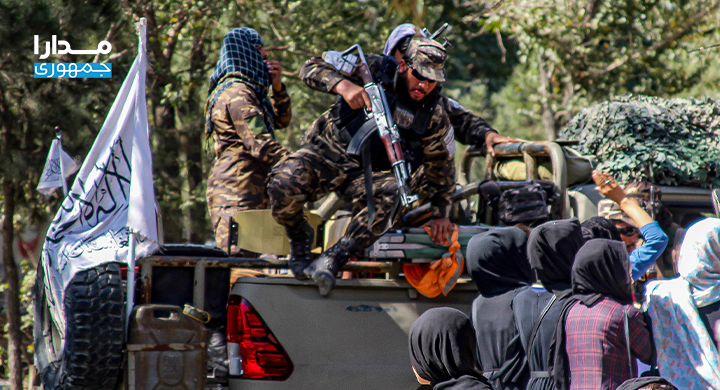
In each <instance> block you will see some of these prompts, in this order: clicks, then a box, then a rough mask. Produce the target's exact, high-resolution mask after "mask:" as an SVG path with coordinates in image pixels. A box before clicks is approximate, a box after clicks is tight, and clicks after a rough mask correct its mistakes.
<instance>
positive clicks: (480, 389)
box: [408, 307, 492, 390]
mask: <svg viewBox="0 0 720 390" xmlns="http://www.w3.org/2000/svg"><path fill="white" fill-rule="evenodd" d="M408 338H409V345H410V362H411V363H412V367H413V368H415V371H417V373H418V375H419V376H420V377H421V378H423V379H426V380H428V381H430V382H431V383H432V386H433V389H434V390H485V389H492V388H491V387H490V384H489V383H488V381H487V379H485V377H483V376H482V374H481V370H482V369H481V368H480V367H478V363H477V362H478V359H477V342H476V339H475V330H474V329H473V327H472V322H470V318H468V316H466V315H465V314H464V313H463V312H461V311H460V310H457V309H453V308H450V307H437V308H432V309H429V310H427V311H426V312H425V313H423V314H422V315H421V316H420V317H419V318H418V319H417V320H415V322H414V323H413V324H412V326H411V327H410V333H409V335H408Z"/></svg>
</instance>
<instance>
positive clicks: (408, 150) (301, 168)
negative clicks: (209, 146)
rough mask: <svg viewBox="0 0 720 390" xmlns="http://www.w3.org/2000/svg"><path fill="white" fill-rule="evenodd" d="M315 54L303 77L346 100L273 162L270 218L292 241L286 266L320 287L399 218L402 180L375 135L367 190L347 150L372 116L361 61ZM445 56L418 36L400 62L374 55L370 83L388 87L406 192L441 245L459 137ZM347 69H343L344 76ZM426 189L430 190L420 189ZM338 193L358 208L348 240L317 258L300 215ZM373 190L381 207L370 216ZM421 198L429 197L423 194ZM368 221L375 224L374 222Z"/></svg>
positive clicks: (326, 287)
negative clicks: (446, 102) (447, 103)
mask: <svg viewBox="0 0 720 390" xmlns="http://www.w3.org/2000/svg"><path fill="white" fill-rule="evenodd" d="M324 56H325V58H324V59H323V58H320V57H316V58H312V59H310V60H309V61H308V62H306V63H305V65H304V66H303V69H302V70H301V72H300V75H301V77H302V79H303V81H304V82H305V84H307V85H308V86H309V87H311V88H313V89H316V90H319V91H322V92H330V93H336V94H339V95H340V96H341V98H340V97H339V98H338V100H337V101H336V102H335V104H333V106H332V107H331V108H330V110H328V111H327V112H325V113H324V114H323V115H322V116H321V117H320V118H318V120H316V121H315V123H313V125H312V127H311V128H310V130H309V131H308V132H307V133H306V134H305V136H304V138H303V144H302V146H301V147H300V149H299V150H298V151H297V152H295V153H293V154H292V155H290V156H289V157H288V158H287V159H286V160H284V161H283V162H282V163H280V164H278V165H276V166H275V168H273V171H272V173H271V176H270V182H269V184H268V194H269V196H270V203H271V208H272V213H273V217H274V218H275V220H276V221H277V222H278V223H279V224H281V225H283V226H285V229H286V232H287V235H288V237H289V238H290V243H291V253H290V267H291V269H292V270H293V273H294V274H295V277H296V278H298V279H306V278H308V277H312V278H313V279H315V281H316V282H317V283H318V287H319V289H320V293H321V294H322V295H326V294H328V293H329V292H330V290H331V289H332V288H333V287H334V285H335V276H336V274H337V272H338V270H339V269H340V267H341V266H342V265H343V264H345V263H346V262H347V260H348V258H349V257H351V256H354V255H359V254H361V253H362V252H363V251H364V250H365V249H366V248H367V247H368V246H369V245H371V244H372V243H373V242H374V241H375V240H376V239H377V238H378V235H379V234H381V233H382V231H383V230H384V229H387V228H388V227H389V226H391V225H392V223H393V222H394V219H395V217H397V216H396V215H394V209H395V207H396V199H397V196H398V186H397V183H396V181H395V178H394V176H393V174H392V173H390V172H388V170H389V169H390V165H389V161H388V157H387V154H386V151H385V148H384V147H383V145H382V143H381V142H380V138H379V137H378V136H377V135H376V134H373V135H372V136H370V139H369V140H368V141H367V142H369V143H370V147H369V148H368V150H369V154H370V155H369V156H368V160H369V161H368V160H365V162H368V163H370V164H371V169H372V172H371V175H372V193H370V194H366V192H367V191H365V188H364V186H363V180H364V179H363V162H364V161H363V159H362V158H360V157H356V156H353V155H350V154H348V153H347V148H348V146H349V144H350V141H351V140H352V138H353V136H354V135H355V134H356V133H358V131H359V129H360V128H361V127H362V126H363V125H364V124H365V123H366V122H367V121H368V119H367V118H368V117H367V116H366V113H365V111H364V110H371V109H372V108H371V104H370V98H369V96H368V94H367V93H366V91H365V90H364V89H363V87H361V86H360V85H361V81H360V78H359V69H358V68H359V67H354V66H352V65H353V64H350V66H349V67H348V64H347V63H346V62H344V60H343V59H342V57H341V56H340V55H339V53H333V52H328V53H325V55H324ZM446 58H447V53H446V51H445V48H444V47H443V45H441V44H439V43H437V42H435V41H433V40H430V39H427V38H416V39H414V40H413V41H412V42H411V43H410V45H409V47H408V50H407V52H406V54H405V56H404V57H403V58H402V59H401V60H400V61H399V63H398V62H396V61H395V60H394V59H393V58H392V57H389V56H378V55H368V57H367V62H368V66H369V71H370V73H371V75H372V78H373V80H374V81H375V82H376V83H378V84H380V85H382V87H383V89H384V91H385V94H386V96H387V100H388V102H389V106H390V111H391V113H392V118H393V121H394V123H395V124H396V125H397V127H398V131H399V133H400V137H401V138H402V143H403V147H402V149H403V150H404V156H405V159H406V160H407V162H408V165H409V168H410V170H411V171H417V170H418V169H419V168H420V167H422V168H423V170H424V171H423V172H424V174H423V175H413V176H412V179H411V180H410V190H411V191H412V192H415V193H423V194H426V197H427V200H429V201H430V203H431V205H432V220H431V221H430V222H429V226H430V227H431V229H432V236H433V239H434V240H435V241H436V242H438V243H441V242H442V241H443V239H444V238H447V237H448V236H449V234H450V232H451V229H452V226H453V225H452V224H451V223H450V220H449V218H448V217H449V213H450V205H451V201H452V194H453V191H454V188H455V165H454V153H455V144H454V142H455V140H454V136H453V131H452V127H451V126H450V121H449V119H448V117H447V114H446V113H445V110H444V109H443V108H442V106H441V105H440V103H439V99H440V89H441V87H440V86H439V82H442V81H444V80H445V70H444V65H445V60H446ZM341 70H342V72H341ZM420 187H424V191H419V189H420ZM331 191H335V192H337V193H338V194H339V195H340V196H342V197H343V198H344V200H345V202H346V203H348V204H352V205H353V207H354V208H355V209H356V210H360V211H359V212H358V213H356V214H355V216H354V217H353V218H352V220H351V221H350V224H349V225H348V228H347V231H346V234H345V236H344V237H343V238H342V239H340V241H339V242H338V243H337V244H335V245H334V246H332V247H330V248H328V249H327V250H325V252H323V253H322V254H321V255H320V257H319V258H318V259H316V260H315V261H314V262H312V264H311V257H310V246H311V245H310V244H311V242H312V229H311V227H310V226H309V224H308V223H307V221H305V220H304V218H303V213H302V208H303V205H304V204H305V202H310V201H315V200H317V199H319V198H320V197H322V196H324V195H325V194H327V193H329V192H331ZM366 195H367V196H372V203H374V205H375V206H376V212H375V213H374V214H375V215H374V218H372V217H373V215H372V214H373V213H372V210H368V207H367V206H368V199H367V198H366ZM420 201H423V199H420ZM369 221H370V222H371V223H370V226H368V225H369V223H368V222H369Z"/></svg>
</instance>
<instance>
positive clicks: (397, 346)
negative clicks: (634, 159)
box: [35, 142, 720, 390]
mask: <svg viewBox="0 0 720 390" xmlns="http://www.w3.org/2000/svg"><path fill="white" fill-rule="evenodd" d="M495 152H496V153H495V154H496V158H516V159H518V158H521V159H522V160H523V161H524V162H525V164H526V167H527V176H526V178H528V179H530V180H536V179H537V176H538V174H537V167H538V165H539V164H538V163H537V161H538V159H540V158H544V159H549V160H550V161H551V162H552V174H553V180H552V182H553V184H554V186H553V188H554V189H555V190H556V191H557V192H558V193H559V194H560V196H559V198H558V199H557V200H556V201H554V202H553V203H552V205H551V206H550V215H551V216H552V218H569V217H571V216H578V217H580V219H581V220H584V219H587V218H589V217H590V216H594V215H597V206H596V205H597V202H598V201H599V200H600V198H601V196H600V195H599V194H598V193H597V192H596V191H595V189H594V187H595V186H594V185H587V184H585V185H578V186H574V187H571V188H568V185H567V168H566V165H565V156H564V154H563V150H562V148H561V147H560V145H558V144H557V143H553V142H535V143H522V144H505V145H498V146H496V148H495ZM478 155H479V154H478V153H477V152H475V151H473V150H470V151H469V152H468V153H466V155H465V158H464V160H463V166H465V167H469V166H471V164H470V160H471V159H472V158H475V157H478ZM486 163H487V166H488V168H487V174H486V178H488V179H494V177H493V171H492V166H493V164H494V159H493V158H492V157H490V156H488V157H487V159H486ZM467 170H469V169H468V168H466V173H467ZM499 184H500V185H501V186H504V188H513V187H516V186H520V185H524V184H527V182H505V183H499ZM481 192H482V186H481V185H480V183H470V184H468V185H466V186H463V187H462V188H459V189H458V191H457V192H456V197H455V198H456V199H455V200H456V205H455V206H454V212H453V215H454V216H455V219H456V221H461V223H462V224H463V225H462V226H461V237H465V239H466V240H467V239H469V237H471V236H472V235H474V234H476V233H478V232H481V231H485V230H487V229H491V228H492V226H491V225H492V223H493V222H494V221H495V220H494V219H493V217H492V210H491V208H488V207H481V205H482V203H483V201H482V193H481ZM662 193H663V198H662V202H663V203H664V204H665V205H666V206H667V207H668V208H669V209H670V211H671V212H673V214H674V218H675V219H676V221H678V222H679V221H681V220H682V219H683V217H684V216H685V215H686V214H689V213H702V214H704V215H712V214H715V215H720V214H718V213H720V211H719V210H718V209H720V205H719V204H718V203H719V202H718V193H717V190H715V191H714V192H712V191H710V190H702V189H693V188H662ZM713 205H715V210H713ZM319 209H320V210H321V211H323V212H321V214H324V215H322V216H321V219H322V220H323V221H327V220H329V217H330V215H332V213H334V212H335V210H336V209H337V207H333V206H332V205H330V206H328V205H323V206H321V207H320V208H319ZM427 218H428V213H427V210H426V209H425V208H423V207H420V208H419V209H417V210H415V211H413V212H411V213H408V214H407V215H406V216H405V217H404V224H405V226H404V227H402V228H400V229H399V230H393V231H391V232H389V233H386V234H385V235H384V236H382V237H381V238H380V240H379V241H378V242H376V243H375V244H374V245H373V246H372V247H371V248H369V249H368V250H367V252H366V258H362V259H358V261H353V262H349V263H348V264H347V265H346V266H345V267H344V268H343V270H346V271H353V272H361V273H363V275H371V276H372V277H366V278H358V279H339V280H338V282H337V286H336V287H335V289H333V291H332V292H331V294H330V295H329V296H327V297H322V296H320V295H319V294H318V292H317V287H316V286H315V285H314V284H313V283H312V282H309V281H297V280H295V279H294V278H292V276H290V275H288V274H287V272H286V271H285V272H284V274H283V271H282V270H283V269H286V267H287V264H286V261H285V260H282V259H281V260H273V259H245V258H231V257H228V256H227V254H226V252H224V251H222V250H220V249H218V248H209V247H201V246H190V245H165V246H164V247H163V249H162V250H161V251H160V252H158V253H156V254H154V255H152V256H149V257H147V258H144V259H140V260H139V261H138V267H137V268H138V272H137V273H136V275H137V282H136V286H137V287H136V294H135V305H147V304H164V305H167V304H170V305H176V306H181V307H182V306H183V305H185V304H190V305H192V306H193V307H195V308H197V309H199V310H202V311H205V312H207V313H209V316H210V318H211V320H210V322H209V323H208V324H207V327H208V329H211V336H210V340H209V344H210V349H212V348H213V346H215V348H216V351H215V352H217V347H218V346H219V347H220V348H221V349H222V354H221V355H222V356H221V358H220V359H219V360H221V362H220V364H217V365H215V369H211V370H208V375H207V377H206V378H205V377H203V378H194V379H193V380H191V381H190V382H188V383H190V384H191V385H192V386H191V385H187V386H186V387H195V388H197V387H198V386H199V387H202V386H203V385H205V386H207V388H223V389H224V388H229V389H242V390H260V389H268V390H271V389H272V390H275V389H293V390H302V389H314V390H317V389H328V390H329V389H340V388H342V389H363V390H364V389H407V390H412V389H417V388H418V387H419V385H418V383H417V381H416V379H415V377H414V375H413V372H412V369H411V367H410V359H409V353H408V348H407V333H408V330H409V328H410V325H411V324H412V323H413V321H414V320H415V319H416V318H418V316H419V315H420V314H422V313H423V312H424V311H425V310H427V309H429V308H431V307H437V306H450V307H455V308H457V309H459V310H461V311H463V312H465V313H466V314H468V315H469V314H470V308H471V304H472V301H473V300H474V299H475V298H476V297H477V295H478V290H477V287H476V286H475V285H474V283H473V282H472V281H471V280H470V279H469V278H468V277H467V276H465V277H463V278H461V279H460V281H459V282H458V283H457V285H456V286H455V288H454V289H453V290H452V291H451V292H450V293H449V294H448V295H447V296H442V295H441V296H438V297H436V298H432V299H431V298H426V297H424V296H423V295H421V294H419V293H418V292H417V290H415V289H414V288H413V287H412V286H411V285H410V284H409V283H408V282H407V281H406V280H405V279H404V275H403V273H402V264H403V263H413V262H427V261H432V260H434V259H437V258H439V257H440V256H441V254H442V253H443V249H442V248H440V247H436V246H434V245H433V244H432V243H430V242H429V239H428V238H427V234H426V233H424V231H423V230H422V229H418V228H415V227H414V226H419V224H421V223H422V222H423V221H424V220H425V219H427ZM488 222H489V223H488ZM486 223H487V224H486ZM320 226H321V227H322V226H323V224H321V225H320ZM325 226H326V227H327V231H329V230H331V229H330V228H329V227H328V226H327V224H326V225H325ZM242 228H243V226H240V229H242ZM319 235H320V236H325V237H326V240H325V241H326V242H324V243H323V245H322V246H327V245H329V244H330V243H328V242H327V241H328V240H329V238H328V234H327V233H326V234H324V235H321V234H319ZM461 241H462V240H461ZM233 270H235V271H234V272H235V273H233V275H236V276H237V275H238V273H237V272H240V274H241V275H244V276H240V277H237V278H234V279H235V280H231V277H230V275H231V272H232V271H233ZM238 270H240V271H238ZM125 271H126V270H123V269H122V267H121V266H120V265H119V264H110V265H108V266H103V267H102V270H100V271H98V272H95V273H93V272H94V271H93V270H91V271H88V272H89V273H88V272H84V273H81V274H78V276H77V277H79V278H80V280H79V281H78V282H77V283H72V284H71V285H72V286H76V287H77V289H76V290H77V291H75V293H72V292H71V293H70V294H68V296H70V297H77V299H78V301H77V302H75V303H74V302H68V300H66V302H65V304H66V309H68V308H69V309H70V311H69V312H70V313H75V314H76V316H80V317H82V318H84V317H83V315H89V314H90V313H92V312H93V311H94V310H97V308H101V309H102V310H103V311H102V312H103V313H107V314H108V315H107V316H95V317H96V318H95V319H94V320H93V321H95V322H92V323H91V326H89V327H86V328H83V327H77V329H70V325H68V327H69V328H68V329H66V338H67V339H66V346H67V345H71V346H73V347H72V348H71V349H70V351H71V352H72V351H74V352H75V353H74V354H73V356H71V357H67V356H66V357H63V356H58V355H57V352H58V351H59V350H60V346H59V343H58V337H57V334H58V332H57V329H54V326H53V323H52V321H48V313H47V311H46V310H45V311H44V310H43V308H45V307H46V305H45V304H44V301H43V299H44V297H43V296H42V294H41V293H40V292H41V291H42V288H41V286H40V288H37V289H36V291H37V292H38V295H36V302H35V339H36V365H38V369H39V372H40V374H41V379H42V382H43V385H44V386H45V388H48V389H56V388H58V389H69V388H76V387H79V388H107V389H113V388H127V389H136V388H146V387H147V388H149V387H152V386H154V385H153V384H148V383H143V381H145V382H148V381H149V379H147V378H141V377H137V375H136V373H137V371H136V370H135V367H133V366H132V364H133V361H134V360H133V359H132V355H133V353H138V352H133V351H131V349H132V348H130V346H131V342H132V340H129V341H128V343H127V344H125V343H123V340H122V334H123V332H125V331H126V329H125V328H124V301H123V299H124V298H123V294H122V293H121V292H122V288H123V286H124V285H123V282H122V280H123V279H124V272H125ZM38 274H40V272H39V273H38ZM38 280H39V281H41V280H42V278H39V279H38ZM98 281H100V282H101V283H98ZM40 284H41V283H40ZM96 285H97V286H98V288H97V289H96V290H97V291H95V292H92V291H90V290H92V288H91V286H96ZM89 291H90V292H89ZM83 294H85V295H83ZM83 297H84V298H85V300H84V301H83V300H82V299H80V298H83ZM72 299H73V298H70V300H72ZM78 302H79V303H78ZM83 302H84V303H83ZM68 305H69V306H68ZM80 317H76V318H80ZM88 320H90V319H88ZM68 323H71V322H70V321H68ZM86 325H87V324H86ZM82 329H93V330H92V332H91V333H92V335H93V336H86V335H84V334H82ZM73 331H75V332H77V333H76V334H73V333H72V332H73ZM103 335H110V336H112V337H111V339H107V338H104V336H103ZM93 337H96V338H98V339H93ZM68 343H69V344H68ZM181 344H182V343H181ZM181 344H177V345H176V346H175V347H174V348H180V349H179V350H183V348H185V347H183V345H181ZM173 345H175V344H173ZM206 346H207V345H206V344H203V347H206ZM73 348H74V349H73ZM147 348H149V349H148V350H153V351H159V350H163V348H167V346H165V347H163V346H150V347H147ZM66 350H67V349H66ZM133 350H136V349H133ZM211 354H212V353H211ZM77 356H80V358H77ZM158 364H159V363H158ZM188 365H192V363H188V362H187V361H186V362H184V363H183V362H182V361H180V365H179V367H178V366H176V367H175V369H177V370H181V371H183V372H190V371H193V367H188ZM210 366H212V365H210ZM195 368H197V367H195ZM211 368H212V367H211ZM183 375H191V374H183ZM158 376H162V373H159V374H158ZM148 386H149V387H148Z"/></svg>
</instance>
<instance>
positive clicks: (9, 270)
mask: <svg viewBox="0 0 720 390" xmlns="http://www.w3.org/2000/svg"><path fill="white" fill-rule="evenodd" d="M2 187H3V197H4V199H5V208H4V215H3V224H2V240H3V253H2V257H3V266H4V267H5V276H6V277H7V284H8V289H7V292H6V294H5V297H6V301H7V324H8V333H7V335H8V369H9V372H8V379H9V381H10V388H11V389H13V390H22V388H23V386H22V379H23V372H22V371H23V370H22V332H21V330H20V276H19V273H18V267H17V264H15V256H14V253H13V241H14V240H15V237H14V233H15V232H14V230H13V215H14V214H15V186H14V184H13V183H12V180H11V179H10V178H8V177H5V178H3V179H2Z"/></svg>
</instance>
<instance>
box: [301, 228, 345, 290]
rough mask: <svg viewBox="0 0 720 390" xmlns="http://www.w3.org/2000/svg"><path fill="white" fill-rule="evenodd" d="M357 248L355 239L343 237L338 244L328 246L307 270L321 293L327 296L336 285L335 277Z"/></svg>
mask: <svg viewBox="0 0 720 390" xmlns="http://www.w3.org/2000/svg"><path fill="white" fill-rule="evenodd" d="M354 249H355V240H353V239H352V238H346V237H343V238H341V239H340V241H338V243H337V244H335V245H333V246H331V247H330V248H328V249H327V250H326V251H325V252H323V253H322V254H321V255H320V257H318V258H317V259H315V261H313V263H312V264H310V266H309V267H308V268H307V269H306V270H305V273H306V274H307V275H308V276H310V277H312V278H313V279H314V280H315V282H316V283H317V285H318V289H319V290H320V295H322V296H325V295H328V294H329V293H330V291H331V290H332V289H333V287H335V277H336V276H337V273H338V271H340V267H342V266H343V265H345V263H347V261H348V258H350V253H351V252H352V251H353V250H354Z"/></svg>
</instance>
